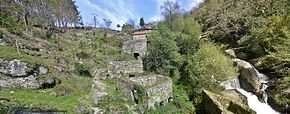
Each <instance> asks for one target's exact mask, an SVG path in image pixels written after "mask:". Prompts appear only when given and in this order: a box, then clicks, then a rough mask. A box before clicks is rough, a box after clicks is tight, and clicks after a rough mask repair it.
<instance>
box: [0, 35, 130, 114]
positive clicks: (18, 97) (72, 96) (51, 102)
mask: <svg viewBox="0 0 290 114" xmlns="http://www.w3.org/2000/svg"><path fill="white" fill-rule="evenodd" d="M75 33H77V34H75ZM96 33H97V35H96V36H93V35H92V31H82V30H71V31H68V32H66V33H65V34H58V37H54V38H51V39H47V40H46V39H41V40H44V41H45V42H46V43H47V47H42V48H44V49H45V51H44V52H43V53H41V56H31V55H29V54H26V53H23V52H22V50H20V53H18V52H17V51H16V49H15V47H12V46H4V47H0V58H4V59H20V60H23V61H26V62H29V63H35V64H39V65H43V66H46V67H48V68H49V69H50V72H49V73H48V74H46V75H43V76H40V77H58V78H59V79H61V81H62V83H61V84H59V85H57V86H56V87H54V88H52V89H45V90H23V89H20V90H14V91H13V92H11V91H2V92H0V101H1V99H8V100H10V102H6V103H2V102H0V110H1V108H2V109H4V108H5V107H25V108H29V109H41V110H58V111H67V112H69V113H76V109H78V108H80V107H83V106H87V105H92V100H91V99H90V98H85V96H88V95H90V92H91V85H92V79H93V78H90V77H80V76H76V75H75V74H73V70H74V63H75V62H82V63H83V64H86V65H88V66H90V72H91V73H92V72H93V71H94V70H95V69H96V68H101V67H105V66H106V60H108V59H120V60H122V59H131V58H133V57H130V56H128V55H127V54H124V53H122V52H121V49H120V48H119V47H116V46H112V45H111V44H110V43H111V42H104V41H103V39H101V34H102V32H101V31H97V32H96ZM26 37H28V36H26ZM35 39H37V38H35ZM112 39H116V38H112ZM18 40H19V42H21V43H24V44H25V45H32V43H33V40H34V39H33V38H30V39H27V38H22V37H19V38H18ZM28 40H32V41H28ZM38 40H39V39H38ZM58 43H59V44H61V45H59V48H61V49H62V50H63V51H60V50H51V49H49V47H53V46H56V45H58ZM109 47H110V48H109ZM78 52H85V53H87V54H88V55H89V58H88V59H83V60H76V59H75V55H76V53H78ZM56 57H61V58H66V59H67V60H68V61H69V63H68V65H66V64H62V63H56V62H55V60H54V58H56ZM44 58H45V59H44ZM54 66H63V67H66V69H67V70H68V73H60V72H58V71H57V70H56V69H55V68H54ZM63 91H65V93H68V94H67V95H66V96H58V97H55V96H53V95H52V94H53V93H63ZM90 108H91V107H88V109H90ZM0 112H1V111H0Z"/></svg>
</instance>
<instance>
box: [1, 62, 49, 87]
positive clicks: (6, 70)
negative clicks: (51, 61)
mask: <svg viewBox="0 0 290 114" xmlns="http://www.w3.org/2000/svg"><path fill="white" fill-rule="evenodd" d="M32 70H35V71H32ZM46 73H48V68H46V67H43V66H40V67H38V68H36V69H34V68H29V64H28V63H26V62H23V61H20V60H17V59H14V60H5V59H0V90H9V89H13V88H27V89H35V88H39V87H40V86H41V85H42V84H41V83H39V81H38V80H37V78H38V75H42V74H46Z"/></svg>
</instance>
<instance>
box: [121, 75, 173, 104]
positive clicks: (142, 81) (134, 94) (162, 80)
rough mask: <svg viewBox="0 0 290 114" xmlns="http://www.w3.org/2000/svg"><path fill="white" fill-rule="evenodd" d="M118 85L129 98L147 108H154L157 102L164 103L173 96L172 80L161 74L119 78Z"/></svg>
mask: <svg viewBox="0 0 290 114" xmlns="http://www.w3.org/2000/svg"><path fill="white" fill-rule="evenodd" d="M117 86H118V90H119V91H121V92H122V93H124V94H125V96H126V97H127V98H128V99H131V100H132V101H135V103H136V104H144V105H145V106H146V107H145V108H147V109H151V108H154V105H156V103H158V104H157V105H164V104H165V103H168V102H169V101H171V100H172V98H173V91H172V80H171V79H170V78H169V77H165V76H161V75H154V76H138V77H131V78H126V79H119V80H118V82H117Z"/></svg>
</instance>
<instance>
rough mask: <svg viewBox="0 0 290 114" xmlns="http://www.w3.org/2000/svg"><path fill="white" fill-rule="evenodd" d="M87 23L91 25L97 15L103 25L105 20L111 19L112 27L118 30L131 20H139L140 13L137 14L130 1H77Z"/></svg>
mask: <svg viewBox="0 0 290 114" xmlns="http://www.w3.org/2000/svg"><path fill="white" fill-rule="evenodd" d="M76 2H77V4H78V5H79V7H82V8H80V9H85V10H84V11H82V12H81V13H82V15H83V18H84V21H85V23H91V22H92V20H93V15H97V17H98V18H99V21H100V23H103V18H108V19H110V20H111V21H112V22H113V23H112V24H111V27H112V28H114V29H116V28H117V27H116V25H117V24H124V23H125V22H126V21H127V20H128V19H129V18H131V19H134V20H135V19H137V18H139V16H138V13H137V12H135V10H134V9H133V7H132V5H133V4H130V1H129V0H98V1H96V2H93V1H92V0H76Z"/></svg>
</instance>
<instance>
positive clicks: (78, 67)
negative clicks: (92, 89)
mask: <svg viewBox="0 0 290 114" xmlns="http://www.w3.org/2000/svg"><path fill="white" fill-rule="evenodd" d="M74 73H75V74H76V75H79V76H87V77H91V76H92V75H91V73H90V67H89V66H87V65H85V64H82V63H75V68H74Z"/></svg>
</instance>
